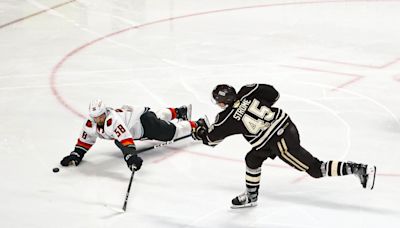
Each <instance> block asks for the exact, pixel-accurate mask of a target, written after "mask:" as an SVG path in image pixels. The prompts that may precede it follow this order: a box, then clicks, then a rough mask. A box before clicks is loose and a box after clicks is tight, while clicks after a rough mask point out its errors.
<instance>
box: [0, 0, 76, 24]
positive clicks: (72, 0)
mask: <svg viewBox="0 0 400 228" xmlns="http://www.w3.org/2000/svg"><path fill="white" fill-rule="evenodd" d="M72 2H76V0H71V1H68V2H63V3H60V4H58V5H55V6H52V7H49V8H47V9H44V10H41V11H39V12H36V13H33V14H31V15H28V16H25V17H21V18H18V19H15V20H13V21H10V22H8V23H5V24H3V25H0V29H2V28H5V27H7V26H10V25H13V24H16V23H18V22H21V21H25V20H27V19H30V18H32V17H34V16H37V15H40V14H43V13H46V12H47V11H50V10H53V9H56V8H59V7H61V6H65V5H67V4H69V3H72Z"/></svg>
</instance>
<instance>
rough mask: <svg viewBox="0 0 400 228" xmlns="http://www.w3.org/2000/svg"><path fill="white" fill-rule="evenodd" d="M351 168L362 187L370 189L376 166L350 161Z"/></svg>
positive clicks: (372, 185)
mask: <svg viewBox="0 0 400 228" xmlns="http://www.w3.org/2000/svg"><path fill="white" fill-rule="evenodd" d="M351 168H352V170H353V173H354V174H355V175H356V176H358V178H360V182H361V185H362V186H363V188H365V189H370V190H372V189H373V188H374V185H375V176H376V166H374V165H364V164H356V163H352V164H351Z"/></svg>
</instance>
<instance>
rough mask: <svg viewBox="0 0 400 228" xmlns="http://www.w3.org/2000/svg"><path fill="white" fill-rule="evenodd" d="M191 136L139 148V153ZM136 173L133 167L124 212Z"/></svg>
mask: <svg viewBox="0 0 400 228" xmlns="http://www.w3.org/2000/svg"><path fill="white" fill-rule="evenodd" d="M190 136H191V135H186V136H182V137H180V138H177V139H175V140H171V141H167V142H163V143H160V144H158V145H154V146H152V147H148V148H144V149H141V150H138V151H137V153H138V154H139V153H142V152H145V151H148V150H151V149H157V148H159V147H163V146H165V145H169V144H171V143H173V142H176V141H179V140H182V139H185V138H188V137H190ZM134 175H135V169H132V174H131V179H130V180H129V185H128V190H127V191H126V196H125V202H124V206H123V207H122V210H123V211H122V212H126V206H127V205H128V199H129V192H130V191H131V186H132V182H133V176H134Z"/></svg>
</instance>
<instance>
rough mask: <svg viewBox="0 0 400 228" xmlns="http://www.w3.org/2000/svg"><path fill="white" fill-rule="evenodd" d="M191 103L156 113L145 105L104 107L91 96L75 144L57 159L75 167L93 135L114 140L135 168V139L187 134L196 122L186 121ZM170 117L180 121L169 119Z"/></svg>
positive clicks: (138, 161) (137, 163) (139, 163)
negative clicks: (87, 114) (68, 152)
mask: <svg viewBox="0 0 400 228" xmlns="http://www.w3.org/2000/svg"><path fill="white" fill-rule="evenodd" d="M190 115H191V105H189V106H182V107H180V108H167V109H163V110H159V111H157V112H156V113H154V112H153V111H151V110H150V108H148V107H134V106H127V105H125V106H123V107H122V108H120V109H113V108H110V107H106V106H105V105H104V103H103V101H102V100H100V99H95V100H93V101H92V102H91V103H90V105H89V116H88V118H87V119H86V120H85V124H84V125H83V129H82V131H81V134H80V136H79V138H78V142H77V143H76V145H75V149H74V151H72V152H71V153H70V154H69V155H68V156H66V157H64V158H63V159H62V160H61V162H60V163H61V165H62V166H70V165H74V166H77V165H79V163H80V162H81V161H82V158H83V157H84V155H85V153H86V152H87V151H88V150H89V149H90V148H91V147H92V145H93V144H94V143H95V142H96V139H97V138H102V139H108V140H114V142H115V144H116V145H117V146H118V147H119V148H120V149H121V151H122V153H123V156H124V159H125V161H126V163H127V165H128V167H129V168H130V169H131V170H132V169H135V170H139V169H140V167H141V166H142V163H143V160H142V159H141V158H140V157H139V156H137V153H136V147H135V140H139V139H154V140H160V141H170V140H173V139H176V138H180V137H182V136H185V135H190V134H191V131H192V128H194V127H196V123H195V122H193V121H190ZM173 119H178V120H181V121H178V122H176V123H175V122H174V123H172V122H170V121H171V120H173Z"/></svg>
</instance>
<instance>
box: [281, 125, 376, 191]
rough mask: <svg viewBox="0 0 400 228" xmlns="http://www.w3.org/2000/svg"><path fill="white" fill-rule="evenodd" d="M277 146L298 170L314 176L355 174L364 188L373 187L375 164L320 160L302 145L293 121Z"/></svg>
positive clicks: (285, 159)
mask: <svg viewBox="0 0 400 228" xmlns="http://www.w3.org/2000/svg"><path fill="white" fill-rule="evenodd" d="M275 148H277V149H278V156H279V158H280V159H281V160H283V161H284V162H285V163H287V164H289V165H291V166H292V167H294V168H296V169H297V170H300V171H305V172H307V173H308V174H309V175H310V176H312V177H314V178H320V177H325V176H344V175H349V174H354V175H356V176H357V177H358V178H359V179H360V181H361V184H362V185H363V187H364V188H368V189H372V188H373V185H374V181H375V172H376V167H375V166H368V165H364V164H358V163H353V162H342V161H327V162H322V161H320V160H319V159H318V158H315V157H314V156H313V155H311V153H310V152H308V151H307V150H306V149H304V148H303V147H302V146H300V139H299V135H298V132H297V129H296V126H295V125H294V124H293V123H291V124H290V125H289V126H288V127H287V129H285V132H284V134H283V135H282V137H280V138H278V140H277V141H276V147H275Z"/></svg>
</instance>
